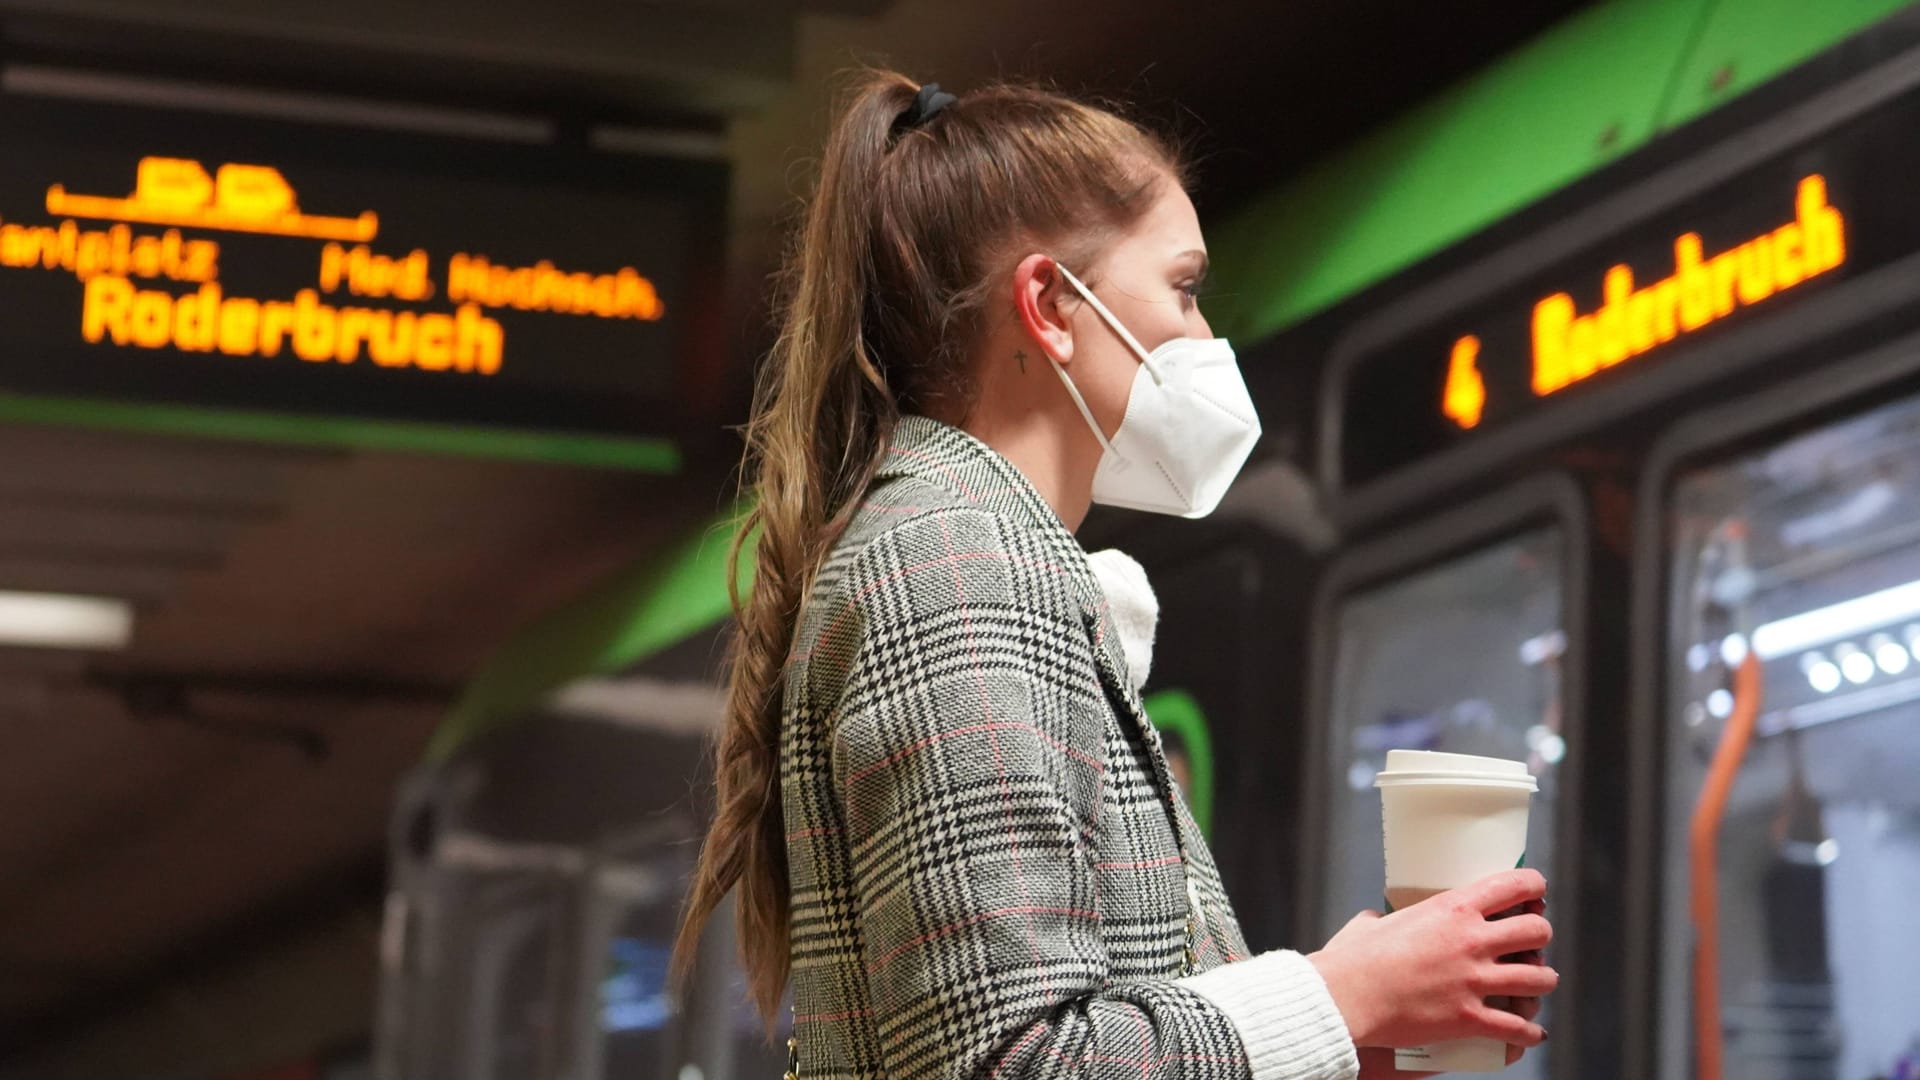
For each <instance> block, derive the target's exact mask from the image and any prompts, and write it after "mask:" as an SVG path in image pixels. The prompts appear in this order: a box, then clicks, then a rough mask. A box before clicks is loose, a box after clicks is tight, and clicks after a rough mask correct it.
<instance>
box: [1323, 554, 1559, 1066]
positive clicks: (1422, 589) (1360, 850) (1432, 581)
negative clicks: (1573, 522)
mask: <svg viewBox="0 0 1920 1080" xmlns="http://www.w3.org/2000/svg"><path fill="white" fill-rule="evenodd" d="M1562 548H1563V538H1562V534H1561V532H1560V530H1559V529H1556V528H1544V529H1538V530H1535V531H1531V532H1528V533H1525V534H1522V535H1519V536H1516V537H1514V538H1511V539H1508V540H1506V541H1503V542H1501V543H1498V544H1495V545H1493V546H1491V547H1486V548H1482V549H1480V550H1478V551H1475V552H1473V553H1472V554H1468V555H1464V556H1460V557H1457V558H1455V559H1453V560H1451V561H1448V562H1445V563H1441V564H1440V565H1438V566H1433V567H1430V568H1428V569H1426V570H1423V571H1421V572H1418V573H1415V574H1411V575H1408V576H1405V577H1401V578H1397V579H1395V580H1392V581H1389V582H1387V583H1384V584H1381V585H1377V586H1374V587H1372V588H1369V589H1366V590H1364V591H1361V592H1358V593H1355V594H1353V595H1352V596H1351V597H1350V598H1348V599H1347V600H1346V601H1345V602H1344V603H1343V604H1342V605H1341V607H1340V609H1339V612H1338V615H1337V617H1336V623H1335V627H1334V632H1335V634H1336V645H1335V647H1336V653H1335V657H1334V673H1333V677H1334V684H1333V699H1332V706H1333V708H1332V716H1331V718H1330V719H1331V725H1332V730H1331V739H1332V742H1331V746H1332V759H1331V761H1330V762H1329V763H1328V764H1329V766H1330V767H1331V768H1333V769H1334V770H1335V771H1336V772H1337V775H1336V776H1334V777H1333V778H1332V784H1331V788H1330V790H1331V792H1332V795H1331V798H1330V800H1329V805H1328V807H1327V810H1328V829H1329V830H1330V832H1329V837H1328V840H1329V843H1328V844H1327V846H1326V849H1325V850H1326V852H1327V856H1326V864H1325V865H1324V866H1322V867H1320V868H1318V869H1319V872H1320V873H1322V874H1323V875H1324V881H1325V886H1324V903H1323V905H1322V908H1321V910H1322V914H1323V918H1324V919H1325V920H1326V926H1325V927H1324V932H1325V933H1327V934H1331V933H1332V932H1333V931H1335V930H1337V929H1338V928H1339V925H1340V924H1341V923H1342V922H1343V921H1345V919H1347V918H1348V917H1350V916H1351V915H1352V914H1353V913H1354V912H1356V911H1359V910H1360V909H1362V908H1368V907H1372V908H1378V907H1379V906H1380V904H1381V902H1382V900H1381V897H1382V893H1383V892H1384V881H1383V877H1384V872H1383V868H1382V864H1381V841H1380V793H1379V792H1378V791H1377V790H1375V788H1374V787H1373V780H1374V776H1375V774H1376V773H1378V772H1379V770H1380V769H1381V768H1382V767H1383V766H1384V764H1385V760H1386V754H1387V751H1389V750H1395V749H1418V750H1442V751H1448V752H1452V753H1461V754H1484V755H1487V756H1490V757H1504V758H1513V759H1519V760H1525V761H1527V762H1528V765H1529V767H1530V768H1531V769H1532V771H1533V773H1534V775H1535V776H1536V777H1538V779H1539V783H1540V794H1539V795H1538V796H1536V797H1535V799H1534V805H1533V811H1532V814H1531V816H1530V818H1529V820H1528V836H1527V862H1528V864H1529V865H1531V866H1536V867H1538V868H1540V869H1541V870H1542V871H1543V872H1544V873H1546V874H1548V875H1549V876H1551V875H1552V873H1553V868H1552V861H1553V859H1552V856H1553V852H1552V841H1551V838H1552V836H1553V821H1554V802H1555V797H1556V784H1555V778H1556V776H1557V774H1558V770H1559V767H1560V764H1561V761H1562V759H1563V758H1564V757H1565V754H1566V742H1565V740H1564V737H1563V734H1562V729H1561V709H1562V692H1561V677H1560V671H1561V659H1562V656H1563V654H1564V653H1565V651H1566V635H1565V633H1564V631H1563V629H1562V626H1563V622H1562V620H1563V614H1562V610H1561V607H1562V600H1561V594H1562V589H1563V585H1562V582H1563V573H1562V569H1563V566H1564V561H1565V560H1564V556H1563V554H1562ZM1548 1008H1549V1010H1550V1009H1551V1001H1549V1003H1548ZM1542 1020H1543V1022H1545V1023H1547V1024H1549V1025H1551V1023H1552V1019H1551V1017H1550V1016H1543V1017H1542ZM1546 1058H1547V1055H1546V1054H1545V1053H1543V1052H1538V1051H1536V1052H1535V1053H1531V1054H1528V1055H1527V1057H1526V1058H1525V1059H1524V1060H1523V1061H1522V1062H1521V1064H1520V1065H1518V1066H1516V1067H1515V1068H1514V1069H1513V1070H1511V1072H1512V1075H1514V1076H1515V1077H1518V1078H1526V1080H1537V1078H1539V1077H1544V1076H1545V1075H1547V1073H1546Z"/></svg>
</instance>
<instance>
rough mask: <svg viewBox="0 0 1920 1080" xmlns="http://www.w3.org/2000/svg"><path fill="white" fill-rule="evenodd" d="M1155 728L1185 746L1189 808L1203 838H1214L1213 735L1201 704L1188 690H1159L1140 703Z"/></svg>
mask: <svg viewBox="0 0 1920 1080" xmlns="http://www.w3.org/2000/svg"><path fill="white" fill-rule="evenodd" d="M1141 704H1142V705H1145V706H1146V708H1147V719H1148V720H1150V721H1152V723H1153V726H1154V727H1156V728H1158V729H1160V730H1161V731H1163V732H1166V733H1168V734H1170V735H1177V736H1179V738H1180V742H1181V743H1182V744H1183V745H1184V746H1185V747H1186V751H1187V764H1188V766H1189V768H1188V770H1187V771H1188V774H1189V779H1188V783H1187V787H1186V796H1187V809H1189V810H1191V811H1193V820H1194V822H1195V823H1196V824H1198V825H1199V826H1200V833H1201V835H1203V836H1207V837H1209V838H1210V837H1212V836H1213V732H1212V729H1211V728H1210V727H1209V726H1208V724H1207V714H1206V713H1205V712H1203V711H1202V710H1201V708H1200V702H1198V701H1196V700H1195V699H1194V696H1193V695H1192V694H1190V693H1188V692H1187V691H1185V690H1158V691H1155V692H1154V693H1151V694H1148V695H1147V696H1146V699H1145V700H1143V701H1142V702H1141Z"/></svg>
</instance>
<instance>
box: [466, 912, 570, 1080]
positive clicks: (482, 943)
mask: <svg viewBox="0 0 1920 1080" xmlns="http://www.w3.org/2000/svg"><path fill="white" fill-rule="evenodd" d="M473 896H474V900H475V904H476V909H477V918H476V920H475V923H474V926H473V930H474V936H473V946H472V948H473V955H472V959H471V960H470V963H471V965H472V969H471V971H470V973H469V974H470V980H471V981H470V982H469V983H468V992H469V993H470V994H471V995H472V997H471V1001H470V1005H469V1012H468V1014H467V1015H468V1016H469V1017H470V1018H471V1019H470V1021H469V1026H467V1028H466V1031H465V1035H466V1037H467V1039H468V1040H469V1042H470V1044H471V1045H472V1047H473V1049H472V1050H471V1051H470V1052H469V1054H468V1060H469V1061H470V1062H471V1063H472V1066H473V1068H472V1072H471V1073H470V1075H473V1076H475V1077H478V1078H483V1080H521V1078H526V1080H536V1078H538V1077H542V1076H546V1075H549V1073H550V1071H551V1070H552V1069H553V1068H554V1067H555V1065H556V1063H557V1062H558V1061H559V1060H560V1059H561V1058H562V1054H563V1051H562V1044H563V1042H564V1040H565V1038H566V1028H565V1024H566V1018H565V1016H564V1014H563V1009H564V1005H563V1002H564V1000H565V999H564V997H563V993H562V991H563V989H564V985H565V983H564V979H565V977H566V976H565V970H564V963H565V960H564V958H565V956H566V955H567V940H566V932H567V916H566V897H565V894H564V892H563V890H562V889H561V888H560V887H557V886H556V884H555V883H554V882H553V881H551V880H550V879H548V878H547V877H546V876H545V875H535V874H524V875H511V876H502V877H501V878H500V879H499V880H493V881H487V882H485V883H484V884H483V885H482V886H481V887H480V888H478V889H476V890H475V892H474V894H473Z"/></svg>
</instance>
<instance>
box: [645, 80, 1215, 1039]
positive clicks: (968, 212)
mask: <svg viewBox="0 0 1920 1080" xmlns="http://www.w3.org/2000/svg"><path fill="white" fill-rule="evenodd" d="M918 90H919V87H918V86H917V85H916V84H914V83H913V82H912V81H911V80H909V79H907V78H906V77H905V76H902V75H899V74H897V73H894V72H889V71H864V72H861V73H859V75H858V78H857V81H856V82H855V84H854V85H853V86H852V87H851V88H850V92H849V93H848V95H847V97H846V100H845V103H844V105H843V108H842V110H841V112H840V113H839V117H838V120H837V122H836V123H835V124H834V126H833V130H832V133H831V134H830V135H829V136H828V138H827V143H826V148H825V150H824V152H823V154H822V156H821V158H820V162H819V176H818V180H817V183H816V186H815V189H814V192H813V196H812V198H811V199H810V200H809V202H808V204H807V205H806V207H805V210H804V217H803V219H802V221H801V225H800V228H799V229H798V231H797V233H796V235H795V236H794V238H793V242H792V245H791V247H790V249H789V251H788V253H787V257H786V260H785V264H784V266H783V269H782V272H781V275H780V277H779V279H778V281H779V284H780V292H779V296H780V304H779V307H778V311H779V313H780V327H779V336H778V338H777V339H776V341H775V343H774V345H773V349H772V352H771V355H769V356H768V358H767V360H766V362H765V364H764V365H763V366H762V368H761V370H760V373H759V382H758V385H757V387H756V389H755V393H754V401H753V414H752V418H751V420H750V421H749V422H748V425H747V427H746V442H747V451H746V456H745V459H744V461H743V465H742V467H743V474H744V476H745V477H747V478H748V479H750V480H751V482H752V485H753V486H752V493H753V496H754V500H753V508H752V510H751V512H750V513H749V515H748V518H747V520H746V521H745V522H744V524H743V525H742V527H741V530H740V533H739V535H738V536H736V537H735V541H734V548H733V555H732V558H733V560H734V562H735V564H737V561H738V559H739V557H740V553H741V551H742V549H743V546H744V545H745V543H746V541H747V539H748V537H749V536H750V535H751V534H753V533H755V532H758V534H759V535H758V541H757V544H756V546H755V547H754V553H753V567H754V574H753V585H752V591H751V592H750V593H749V595H748V596H747V597H746V598H745V600H744V601H743V600H742V598H741V597H740V596H739V595H738V593H737V592H736V594H735V595H734V597H733V602H734V611H735V616H736V618H737V621H738V626H737V628H736V629H737V632H736V634H735V636H734V639H733V644H732V651H731V653H730V656H729V668H730V685H729V687H728V694H727V717H726V720H725V724H724V727H723V729H722V731H721V733H720V736H719V741H718V744H717V746H716V748H715V753H714V780H715V785H716V787H717V789H718V790H717V792H716V794H717V800H718V809H717V813H716V816H715V819H714V821H713V824H712V825H711V827H710V828H709V829H708V832H707V837H706V842H705V844H704V845H703V846H702V848H701V851H700V861H699V864H698V867H697V868H696V870H695V874H694V880H693V886H692V891H691V894H690V895H689V897H688V899H687V904H686V910H685V912H684V913H683V916H682V921H681V925H680V932H679V937H678V940H677V941H676V943H675V959H674V968H675V972H676V976H677V978H678V979H679V980H680V982H681V984H682V985H684V983H685V979H686V977H687V975H688V974H689V972H690V971H691V968H692V965H693V959H694V953H695V947H696V945H697V942H698V940H699V937H700V934H701V931H702V930H703V929H704V927H705V926H706V923H707V920H708V918H709V917H710V916H711V915H712V914H713V910H714V908H715V907H716V906H717V905H718V904H719V903H720V901H721V899H722V898H723V897H724V896H725V895H726V893H727V891H728V890H729V889H731V888H734V887H736V886H737V887H738V889H739V896H738V898H737V899H738V921H739V930H740V934H739V937H740V951H741V956H742V959H743V960H744V962H745V964H746V968H747V975H748V980H749V988H750V991H751V993H752V996H753V999H754V1002H755V1004H756V1005H757V1006H758V1007H759V1009H760V1012H761V1014H762V1016H763V1017H764V1018H765V1019H766V1020H767V1023H768V1025H769V1028H771V1026H772V1024H773V1022H774V1016H775V1013H776V1012H777V1010H778V1008H779V1003H780V998H781V995H782V993H783V992H784V990H785V988H786V983H787V976H788V953H787V941H788V939H787V930H788V923H787V920H788V894H787V848H786V836H785V833H784V831H783V826H782V812H781V802H780V800H781V792H780V769H779V749H780V724H781V712H782V709H781V691H782V676H783V674H784V669H785V666H786V660H787V652H788V649H789V648H790V647H791V645H792V642H793V634H794V629H795V627H796V626H797V624H798V622H799V618H800V606H801V603H802V601H803V599H804V598H805V597H806V595H807V593H808V591H809V590H810V588H811V586H812V583H813V577H814V574H815V572H816V570H817V569H818V567H819V565H820V562H821V560H822V559H823V558H824V557H825V556H826V554H827V553H828V551H829V550H830V549H831V548H832V546H833V544H834V543H835V542H836V541H837V540H838V539H839V537H840V535H841V533H842V532H843V531H844V530H845V528H846V525H847V522H848V521H849V520H850V519H851V518H852V516H853V513H854V511H855V510H856V509H857V508H858V506H859V503H860V500H861V498H862V496H863V495H864V494H865V492H866V490H867V486H868V484H869V483H870V482H871V480H872V478H873V474H874V471H875V469H876V468H877V467H878V465H879V462H880V460H881V457H882V455H883V454H884V453H885V448H886V446H887V443H888V440H889V438H890V436H891V434H892V430H893V426H894V423H895V421H896V420H897V419H898V418H899V416H900V415H901V414H902V413H926V414H931V415H936V416H942V417H947V416H957V415H964V413H965V411H966V409H967V408H968V406H969V403H970V401H971V395H972V382H973V380H972V377H971V372H969V371H968V370H967V361H968V358H969V356H970V352H971V350H972V348H973V347H974V345H975V344H976V343H977V342H978V340H979V339H980V336H981V334H982V333H983V331H984V325H985V322H984V316H985V314H986V301H987V298H988V296H989V294H990V292H991V291H992V289H993V286H994V285H995V283H996V282H998V281H1002V280H1005V278H1006V276H1007V274H1008V273H1010V271H1011V269H1012V268H1011V266H1005V265H1002V264H1003V263H1005V262H1007V261H1008V260H1009V259H1010V258H1012V257H1014V256H1016V255H1017V254H1019V252H1018V251H1017V249H1016V245H1018V244H1020V243H1022V242H1040V243H1046V244H1049V245H1051V250H1054V251H1057V253H1058V254H1059V255H1060V256H1061V257H1062V258H1070V259H1072V260H1073V261H1074V262H1075V264H1076V266H1077V267H1079V268H1081V269H1083V270H1084V269H1086V268H1087V266H1088V262H1089V260H1090V259H1091V258H1092V257H1093V255H1094V254H1095V253H1096V252H1097V250H1098V249H1099V248H1100V247H1102V246H1104V245H1105V244H1106V243H1107V242H1108V241H1109V240H1110V239H1111V238H1112V237H1113V236H1115V235H1116V234H1117V233H1119V232H1121V231H1123V230H1124V229H1125V228H1126V227H1128V226H1129V225H1131V224H1132V223H1133V222H1134V221H1136V220H1137V219H1138V218H1139V217H1140V216H1141V215H1142V214H1143V213H1144V212H1145V211H1146V209H1147V208H1148V206H1150V205H1151V203H1152V201H1153V199H1154V197H1155V196H1156V194H1157V193H1158V191H1159V190H1160V187H1161V185H1162V184H1163V183H1165V182H1166V181H1167V180H1168V179H1172V180H1173V181H1175V182H1177V183H1181V184H1184V183H1185V180H1186V177H1185V168H1184V164H1183V162H1182V158H1181V155H1180V154H1179V152H1178V150H1177V149H1176V148H1175V147H1174V146H1173V145H1171V144H1170V143H1169V142H1167V141H1165V140H1163V139H1161V138H1159V137H1157V136H1155V135H1153V134H1150V133H1149V132H1148V131H1146V130H1145V129H1143V128H1142V127H1140V126H1139V125H1137V124H1135V123H1133V122H1131V121H1129V120H1126V119H1124V118H1122V117H1120V116H1119V115H1117V114H1115V113H1113V112H1110V111H1108V110H1106V109H1102V108H1097V107H1094V106H1091V105H1087V104H1084V103H1081V102H1078V101H1075V100H1073V99H1071V98H1068V97H1065V96H1063V95H1061V94H1058V93H1054V92H1052V91H1048V90H1043V89H1039V88H1035V87H1030V86H1020V85H1011V84H1001V85H995V86H991V87H986V88H983V89H979V90H975V91H972V92H969V93H967V94H964V95H961V96H960V97H959V99H958V100H957V101H955V102H953V103H952V104H950V105H948V106H947V107H946V108H945V109H943V110H941V111H939V112H938V113H936V114H935V115H934V116H933V117H932V118H931V119H929V120H927V121H926V122H924V123H922V124H919V125H915V126H907V125H905V124H904V123H903V122H902V117H903V114H905V112H906V111H907V109H908V107H909V106H910V105H911V104H912V103H913V100H914V96H915V94H916V92H917V91H918ZM728 580H729V581H735V580H737V576H736V575H735V574H733V573H729V575H728Z"/></svg>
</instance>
